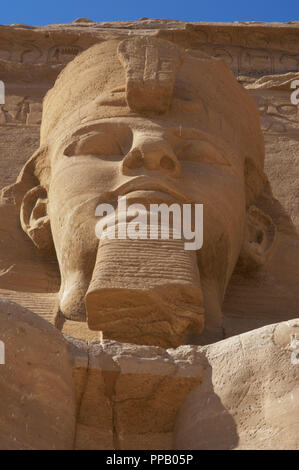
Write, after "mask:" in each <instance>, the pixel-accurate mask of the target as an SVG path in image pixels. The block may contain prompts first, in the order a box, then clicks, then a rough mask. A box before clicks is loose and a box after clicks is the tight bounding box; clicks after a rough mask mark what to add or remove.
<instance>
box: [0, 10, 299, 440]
mask: <svg viewBox="0 0 299 470" xmlns="http://www.w3.org/2000/svg"><path fill="white" fill-rule="evenodd" d="M298 44H299V23H297V22H290V23H288V24H280V23H272V24H263V23H249V22H248V23H246V22H243V23H234V24H225V23H219V24H213V23H185V22H179V21H173V20H150V19H142V20H140V21H136V22H115V23H94V22H92V21H90V20H88V19H86V18H79V19H78V20H76V21H74V22H73V23H68V24H65V25H49V26H45V27H31V26H26V25H11V26H1V27H0V80H2V81H3V82H4V84H5V104H2V105H0V189H2V191H1V200H0V298H1V302H0V341H3V342H4V343H5V348H6V357H5V364H4V365H1V364H0V394H1V405H0V448H1V449H43V448H44V449H134V448H135V449H172V448H174V449H298V448H299V432H298V431H299V429H298V416H299V395H298V383H299V382H298V367H299V365H298V363H299V362H298V350H299V339H298V338H299V333H298V317H299V314H298V305H299V290H298V281H299V267H298V266H299V238H298V228H299V216H298V214H299V197H298V178H299V173H298V171H299V170H298V168H299V165H298V159H299V145H298V136H299V117H298V116H299V114H298V109H299V108H298V105H297V104H294V103H292V102H291V93H292V91H294V89H293V88H291V86H292V83H293V82H294V80H299V55H298ZM298 97H299V95H298ZM119 196H126V197H127V198H128V201H129V202H132V203H142V204H144V205H145V207H146V211H149V204H151V203H159V204H160V203H167V204H171V203H174V202H175V203H178V204H179V205H183V204H185V203H201V204H203V207H204V240H203V247H202V248H201V249H200V250H198V251H187V250H185V249H184V243H183V242H184V240H163V239H161V238H158V239H156V240H148V239H147V240H129V239H120V240H119V239H116V240H107V239H106V240H99V239H98V238H97V236H96V233H95V225H96V222H97V218H96V216H95V210H96V207H97V205H98V204H100V203H106V204H108V203H110V204H112V205H114V207H115V208H116V210H117V217H119V218H121V216H122V208H121V206H120V205H117V204H118V197H119ZM148 213H149V212H148ZM296 318H297V320H296Z"/></svg>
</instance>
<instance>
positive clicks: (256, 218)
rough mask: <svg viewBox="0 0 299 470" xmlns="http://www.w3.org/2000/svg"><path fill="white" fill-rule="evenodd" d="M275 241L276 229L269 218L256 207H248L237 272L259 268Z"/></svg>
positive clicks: (267, 256)
mask: <svg viewBox="0 0 299 470" xmlns="http://www.w3.org/2000/svg"><path fill="white" fill-rule="evenodd" d="M275 240H276V227H275V225H274V223H273V221H272V219H271V217H269V216H268V215H266V214H265V213H264V212H263V211H262V210H260V209H258V208H257V207H256V206H250V208H249V209H248V211H247V223H246V227H245V236H244V242H243V247H242V250H241V253H240V258H239V261H238V268H239V270H241V271H247V272H248V271H253V270H256V269H258V268H260V267H261V266H262V265H263V264H264V263H265V262H266V261H267V259H268V258H269V255H270V253H271V252H272V249H273V247H274V243H275Z"/></svg>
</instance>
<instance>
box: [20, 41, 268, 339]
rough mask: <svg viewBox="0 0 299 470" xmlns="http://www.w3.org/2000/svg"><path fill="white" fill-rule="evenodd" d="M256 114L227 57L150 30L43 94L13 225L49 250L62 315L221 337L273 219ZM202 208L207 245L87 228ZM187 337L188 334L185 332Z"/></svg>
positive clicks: (98, 324) (109, 328)
mask: <svg viewBox="0 0 299 470" xmlns="http://www.w3.org/2000/svg"><path fill="white" fill-rule="evenodd" d="M263 160H264V144H263V137H262V133H261V131H260V125H259V117H258V112H257V109H256V107H255V105H254V103H253V101H252V99H251V97H250V96H249V94H248V93H247V92H246V91H245V90H244V89H243V88H242V87H241V86H240V85H239V84H238V83H237V81H236V79H235V78H234V76H233V74H232V72H231V71H230V69H229V67H228V66H227V65H226V63H225V62H224V61H223V60H221V59H215V58H213V59H212V58H209V57H206V56H205V55H201V54H199V53H196V52H193V51H191V50H190V51H185V50H183V49H181V48H179V47H177V46H176V45H174V44H172V43H169V42H167V41H164V40H161V39H158V38H153V37H138V38H133V39H129V40H123V41H120V40H112V41H108V42H105V43H102V44H96V45H95V46H93V47H91V48H90V49H88V50H86V51H85V52H83V53H82V54H80V55H79V56H78V57H76V58H75V60H73V61H72V62H71V63H70V64H68V65H67V67H66V68H65V69H64V70H63V72H62V73H61V74H60V76H59V77H58V79H57V81H56V83H55V86H54V87H53V89H52V90H50V91H49V92H48V94H47V95H46V97H45V100H44V107H43V118H42V126H41V143H40V148H39V150H38V151H37V152H36V153H35V154H34V155H33V156H32V158H31V159H30V160H29V161H28V162H27V164H26V165H25V167H24V168H23V170H22V172H21V174H20V175H19V178H18V181H17V183H16V184H15V186H14V188H15V189H14V191H15V199H16V203H17V204H19V205H20V214H21V224H22V227H23V229H24V231H25V232H26V233H27V235H28V236H29V237H30V238H31V239H32V241H33V242H34V244H35V245H36V246H37V247H38V248H39V249H41V250H43V251H49V250H51V249H53V242H54V247H55V251H56V255H57V259H58V263H59V267H60V273H61V289H60V292H59V299H60V310H61V312H62V314H63V315H64V316H65V317H66V318H69V319H72V320H78V321H87V322H88V325H89V327H90V328H91V329H99V330H103V332H104V336H107V337H109V338H113V339H117V340H120V341H127V342H133V343H141V344H157V345H161V346H177V345H179V344H181V343H183V342H185V341H186V340H187V337H188V335H191V336H192V335H198V334H200V333H201V332H202V330H203V318H204V317H205V323H206V328H207V330H209V331H212V332H219V331H221V323H222V318H221V303H222V300H223V296H224V293H225V290H226V287H227V284H228V282H229V279H230V277H231V275H232V272H233V271H234V269H235V266H236V264H237V262H238V260H241V261H240V264H242V266H243V268H245V269H249V268H254V267H256V266H258V265H259V264H261V263H262V262H263V261H264V259H265V256H266V255H267V253H268V252H269V249H270V246H271V243H272V240H273V233H274V230H273V226H272V224H271V220H270V219H269V218H268V217H267V216H266V215H265V214H263V213H262V212H261V211H260V210H259V209H257V208H256V207H255V206H253V204H254V202H255V200H256V199H257V197H258V195H259V194H260V192H261V189H262V187H263V184H264V173H263ZM123 195H126V196H127V198H128V199H129V200H130V201H133V202H142V203H143V204H148V203H151V202H155V203H161V202H166V203H172V202H177V203H179V204H183V203H200V204H203V213H204V216H203V217H204V230H203V236H204V238H203V247H202V248H201V249H200V250H198V251H197V252H191V251H186V250H184V248H183V243H181V241H177V240H169V241H167V242H166V241H163V240H134V241H132V240H111V241H105V242H103V243H102V242H99V239H98V238H97V237H96V235H95V224H96V222H97V218H96V216H95V210H96V207H97V206H98V205H99V204H100V203H101V202H103V203H110V204H114V205H115V204H116V202H117V198H118V196H123ZM193 338H194V336H193Z"/></svg>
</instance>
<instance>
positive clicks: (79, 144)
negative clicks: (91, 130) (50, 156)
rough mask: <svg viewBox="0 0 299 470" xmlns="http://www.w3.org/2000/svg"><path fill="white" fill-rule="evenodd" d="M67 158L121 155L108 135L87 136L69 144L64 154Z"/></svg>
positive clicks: (120, 151) (111, 137)
mask: <svg viewBox="0 0 299 470" xmlns="http://www.w3.org/2000/svg"><path fill="white" fill-rule="evenodd" d="M64 154H65V155H67V156H68V157H73V156H80V155H95V156H99V157H102V156H104V157H110V156H111V157H114V156H117V155H118V156H119V155H122V154H123V153H122V150H121V148H120V145H119V144H118V142H117V141H116V140H115V138H114V137H113V136H111V135H109V134H104V133H103V134H99V133H95V134H89V135H85V136H83V137H81V139H80V140H77V141H76V142H73V143H71V144H70V145H69V146H68V147H67V148H66V150H65V152H64Z"/></svg>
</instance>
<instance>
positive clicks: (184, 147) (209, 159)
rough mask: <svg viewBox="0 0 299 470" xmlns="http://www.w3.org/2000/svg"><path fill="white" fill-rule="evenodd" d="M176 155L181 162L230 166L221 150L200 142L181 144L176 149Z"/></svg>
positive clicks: (191, 141)
mask: <svg viewBox="0 0 299 470" xmlns="http://www.w3.org/2000/svg"><path fill="white" fill-rule="evenodd" d="M176 154H177V155H178V157H179V159H180V160H181V161H189V162H190V161H191V162H200V163H208V164H211V165H227V166H230V162H229V161H228V159H227V158H226V156H225V154H224V153H223V152H222V151H221V150H218V149H216V147H214V146H213V145H212V144H210V143H209V142H206V141H202V140H188V141H185V142H182V143H181V144H180V145H179V146H178V148H177V149H176Z"/></svg>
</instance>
